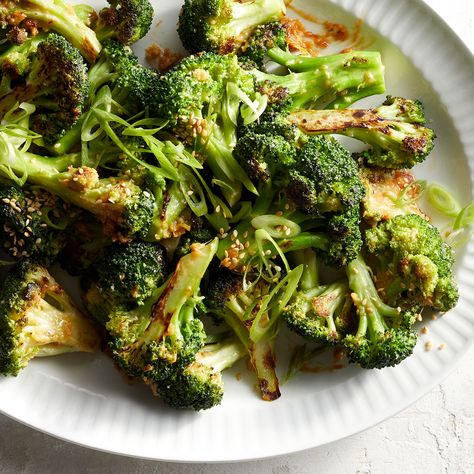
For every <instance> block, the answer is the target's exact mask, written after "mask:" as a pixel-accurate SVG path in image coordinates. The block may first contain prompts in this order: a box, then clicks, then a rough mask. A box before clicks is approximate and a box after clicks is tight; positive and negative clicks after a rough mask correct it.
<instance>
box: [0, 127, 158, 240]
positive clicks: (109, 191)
mask: <svg viewBox="0 0 474 474" xmlns="http://www.w3.org/2000/svg"><path fill="white" fill-rule="evenodd" d="M0 143H1V145H2V146H4V147H5V149H11V153H8V154H3V155H2V156H1V157H0V173H1V174H3V175H5V177H7V178H10V179H11V178H12V176H15V179H16V180H18V179H19V178H17V176H23V179H24V178H26V179H27V180H28V182H29V183H31V184H36V185H39V186H41V187H43V188H44V189H46V190H47V191H49V192H50V193H52V194H55V195H57V196H59V197H60V198H61V199H63V200H64V201H66V202H68V203H70V204H74V205H76V206H78V207H80V208H82V209H85V210H87V211H89V212H91V213H92V214H94V215H95V216H96V217H97V218H98V219H99V220H100V221H101V222H102V223H103V225H104V231H105V233H106V234H107V235H109V236H111V237H112V238H113V239H114V240H118V241H125V242H127V241H129V240H130V238H131V237H132V236H145V235H146V234H147V233H148V231H149V228H150V226H151V223H152V221H153V212H154V207H155V200H154V198H153V196H152V194H151V193H150V192H148V191H146V190H145V191H144V190H142V189H141V188H140V187H139V186H137V185H136V184H135V183H134V182H133V180H131V179H130V178H127V177H110V178H102V179H99V176H98V173H97V171H96V170H95V169H93V168H88V167H74V166H76V165H78V164H79V162H80V158H81V157H80V155H75V154H72V155H64V156H61V157H55V158H51V157H42V156H39V155H35V154H32V153H29V152H25V151H22V150H18V149H17V150H14V149H13V147H12V146H11V143H9V142H8V138H7V137H6V136H1V137H0Z"/></svg>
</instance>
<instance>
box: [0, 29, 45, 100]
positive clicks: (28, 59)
mask: <svg viewBox="0 0 474 474" xmlns="http://www.w3.org/2000/svg"><path fill="white" fill-rule="evenodd" d="M45 38H46V35H45V34H44V33H43V34H39V35H37V36H34V37H32V38H28V39H26V40H24V41H14V42H13V43H10V42H7V45H8V46H7V47H6V49H5V51H4V52H3V53H2V54H1V55H0V68H1V74H2V76H1V77H2V80H1V82H0V97H3V96H5V95H7V94H9V93H11V92H12V90H13V88H14V87H15V85H16V84H17V82H18V81H19V79H20V78H21V77H22V76H24V75H26V74H27V72H28V71H29V70H30V68H31V63H32V60H33V59H34V55H35V54H36V50H37V48H38V44H40V43H41V42H42V41H44V40H45Z"/></svg>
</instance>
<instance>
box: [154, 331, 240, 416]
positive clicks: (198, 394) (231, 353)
mask: <svg viewBox="0 0 474 474" xmlns="http://www.w3.org/2000/svg"><path fill="white" fill-rule="evenodd" d="M246 354H247V351H246V350H245V347H244V346H243V345H242V343H241V342H240V341H239V340H238V338H237V337H235V336H234V337H231V338H229V339H225V340H223V341H220V342H216V343H213V344H206V345H205V346H204V347H203V348H202V349H201V350H200V351H199V352H198V353H197V354H196V356H195V359H194V361H193V362H191V364H189V365H187V366H186V367H185V368H184V369H182V370H178V371H175V372H173V374H172V375H171V376H170V377H169V378H167V379H166V380H164V381H163V382H161V383H158V384H156V385H155V386H153V387H152V388H153V389H154V390H155V391H156V393H157V394H158V396H159V397H160V398H161V399H163V400H164V401H165V402H166V403H167V404H168V405H170V406H172V407H176V408H192V409H193V410H207V409H209V408H212V407H214V406H216V405H219V404H220V403H221V401H222V397H223V396H224V382H223V380H222V371H223V370H224V369H227V368H229V367H231V366H232V365H234V364H235V363H236V362H237V361H238V360H240V359H242V358H243V357H244V356H245V355H246Z"/></svg>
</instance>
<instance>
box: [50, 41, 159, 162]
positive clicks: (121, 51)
mask: <svg viewBox="0 0 474 474" xmlns="http://www.w3.org/2000/svg"><path fill="white" fill-rule="evenodd" d="M88 79H89V89H88V98H87V100H86V101H85V103H84V107H83V109H84V112H87V111H89V110H91V109H92V110H96V111H97V113H99V109H100V107H101V106H102V101H103V100H104V99H103V98H102V96H101V92H103V90H102V89H101V88H102V86H105V87H108V88H109V91H108V92H110V98H109V99H107V100H106V103H107V104H109V103H110V102H111V104H110V106H111V108H112V110H113V111H117V112H118V113H120V115H121V116H122V117H130V116H133V115H135V114H137V113H139V112H141V111H142V110H143V109H144V108H146V107H147V104H148V100H149V98H150V93H151V92H150V91H152V90H153V88H154V84H155V82H156V81H157V80H158V75H157V73H156V72H155V71H153V70H151V69H149V68H147V67H145V66H142V65H141V64H140V63H139V62H138V58H137V57H136V56H135V55H134V54H133V53H132V51H131V49H130V48H129V47H127V46H124V45H122V44H120V43H119V42H117V41H115V40H112V39H110V40H107V41H105V42H104V44H103V49H102V51H101V53H100V55H99V57H98V58H97V61H96V63H95V64H94V65H92V66H91V67H90V68H89V72H88ZM87 116H88V114H86V113H84V114H82V115H81V117H80V118H79V119H78V122H77V123H76V124H75V125H74V126H73V127H72V128H71V129H70V130H69V131H68V132H67V133H66V134H65V135H64V136H62V137H60V138H59V140H57V141H56V142H55V143H54V144H53V145H52V146H51V147H50V149H51V151H52V152H53V153H54V154H56V155H62V154H64V153H68V152H69V151H70V150H71V149H73V147H74V146H78V145H80V142H81V134H82V129H83V125H84V121H85V120H86V118H87Z"/></svg>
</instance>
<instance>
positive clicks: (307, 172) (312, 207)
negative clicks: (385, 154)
mask: <svg viewBox="0 0 474 474" xmlns="http://www.w3.org/2000/svg"><path fill="white" fill-rule="evenodd" d="M287 194H288V196H289V197H290V199H291V200H292V201H293V202H294V203H295V204H296V205H297V207H298V208H299V209H301V210H302V211H303V212H305V213H307V214H324V213H328V212H339V211H343V210H345V209H350V208H353V207H357V206H358V205H359V203H360V201H361V199H362V197H363V196H364V194H365V190H364V186H363V185H362V182H361V180H360V177H359V173H358V168H357V165H356V163H355V162H354V160H353V159H352V157H351V155H350V153H349V152H348V151H347V150H346V149H345V148H343V147H342V146H341V145H340V144H339V143H338V142H337V141H336V140H335V139H333V138H326V139H324V138H323V137H311V138H309V139H308V141H307V142H306V143H305V144H304V145H303V147H302V148H301V149H300V150H299V153H298V158H297V164H296V165H295V166H294V167H292V169H290V170H289V182H288V190H287Z"/></svg>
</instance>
